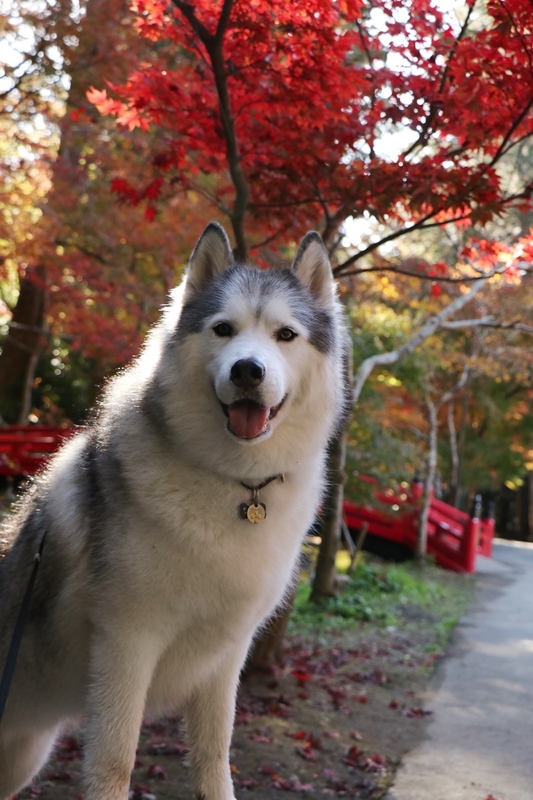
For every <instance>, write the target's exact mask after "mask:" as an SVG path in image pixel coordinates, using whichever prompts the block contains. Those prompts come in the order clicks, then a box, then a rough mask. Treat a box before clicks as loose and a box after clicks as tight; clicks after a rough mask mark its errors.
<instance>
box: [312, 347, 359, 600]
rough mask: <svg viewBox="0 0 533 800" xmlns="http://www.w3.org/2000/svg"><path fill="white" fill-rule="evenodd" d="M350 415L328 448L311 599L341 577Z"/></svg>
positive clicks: (349, 363)
mask: <svg viewBox="0 0 533 800" xmlns="http://www.w3.org/2000/svg"><path fill="white" fill-rule="evenodd" d="M346 337H347V341H346V351H345V360H344V381H345V385H346V386H347V387H349V388H350V392H352V391H353V385H354V375H353V349H352V340H351V338H350V336H348V334H346ZM350 417H351V415H348V417H347V418H346V420H345V421H344V425H343V427H342V429H341V430H340V431H339V432H338V434H337V435H336V436H335V437H334V439H332V440H331V442H330V444H329V448H328V461H327V487H328V488H327V490H326V495H325V497H324V506H323V511H322V523H321V526H320V535H321V542H320V549H319V551H318V560H317V565H316V571H315V577H314V580H313V587H312V590H311V600H312V602H314V603H318V602H320V600H324V599H325V598H326V597H331V596H332V595H333V594H335V579H336V577H337V570H336V566H335V561H336V556H337V550H338V549H339V542H340V535H341V524H342V504H343V501H344V481H345V478H346V474H345V466H346V443H347V439H348V426H349V424H350Z"/></svg>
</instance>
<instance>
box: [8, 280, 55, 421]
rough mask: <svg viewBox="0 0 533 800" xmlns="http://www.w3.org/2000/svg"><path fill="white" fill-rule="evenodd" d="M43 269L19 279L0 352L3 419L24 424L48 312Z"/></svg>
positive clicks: (29, 406) (29, 407) (28, 410)
mask: <svg viewBox="0 0 533 800" xmlns="http://www.w3.org/2000/svg"><path fill="white" fill-rule="evenodd" d="M43 278H44V269H43V268H42V267H38V268H36V269H34V270H33V271H31V272H30V271H28V273H27V274H26V275H25V276H24V277H23V278H22V279H21V281H20V292H19V297H18V301H17V304H16V306H15V309H14V311H13V317H12V319H11V322H10V324H9V328H8V333H7V336H6V338H5V339H4V341H3V342H2V352H1V354H0V421H1V422H3V423H8V424H14V423H18V424H24V423H26V422H27V417H28V414H29V412H30V410H31V390H32V387H33V379H34V372H35V365H36V363H37V359H38V357H39V353H40V351H41V349H42V346H43V342H44V339H43V333H44V332H45V331H44V322H45V311H46V290H45V285H44V280H43Z"/></svg>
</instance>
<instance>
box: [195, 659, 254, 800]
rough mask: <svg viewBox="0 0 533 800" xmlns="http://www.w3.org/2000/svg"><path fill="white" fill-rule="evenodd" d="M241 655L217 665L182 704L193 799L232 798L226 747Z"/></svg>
mask: <svg viewBox="0 0 533 800" xmlns="http://www.w3.org/2000/svg"><path fill="white" fill-rule="evenodd" d="M243 659H244V656H243ZM243 659H240V658H238V659H236V658H235V657H233V658H232V659H231V661H229V660H228V662H227V663H225V664H224V665H219V668H218V670H217V673H216V674H215V675H212V676H211V677H210V678H209V679H208V680H207V681H205V682H204V683H202V685H201V686H200V687H198V689H197V690H196V691H195V693H194V695H193V696H192V697H191V698H190V699H189V701H188V702H187V704H186V707H185V723H186V727H187V735H188V741H189V747H190V763H191V770H192V777H193V783H194V789H195V800H235V795H234V793H233V782H232V780H231V772H230V766H229V748H230V743H231V734H232V731H233V722H234V717H235V694H236V691H237V684H238V682H239V673H240V670H241V666H242V660H243Z"/></svg>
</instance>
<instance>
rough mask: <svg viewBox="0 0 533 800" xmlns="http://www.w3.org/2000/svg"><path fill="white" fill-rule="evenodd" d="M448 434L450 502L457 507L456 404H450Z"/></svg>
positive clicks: (457, 452)
mask: <svg viewBox="0 0 533 800" xmlns="http://www.w3.org/2000/svg"><path fill="white" fill-rule="evenodd" d="M448 432H449V434H450V436H449V441H450V460H451V466H452V468H451V473H450V491H449V493H448V502H449V503H450V505H452V506H457V499H458V496H459V450H458V447H457V428H456V427H455V403H448Z"/></svg>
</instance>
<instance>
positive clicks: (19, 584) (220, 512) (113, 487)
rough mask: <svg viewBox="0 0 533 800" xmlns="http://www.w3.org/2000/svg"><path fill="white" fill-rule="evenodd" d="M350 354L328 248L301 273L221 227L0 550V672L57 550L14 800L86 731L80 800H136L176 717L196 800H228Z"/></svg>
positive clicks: (6, 771) (11, 762)
mask: <svg viewBox="0 0 533 800" xmlns="http://www.w3.org/2000/svg"><path fill="white" fill-rule="evenodd" d="M345 348H346V334H345V330H344V328H343V324H342V321H341V313H340V308H339V303H338V301H337V299H336V296H335V287H334V282H333V278H332V273H331V268H330V265H329V261H328V257H327V254H326V251H325V248H324V246H323V244H322V240H321V239H320V236H319V235H318V234H317V233H313V232H311V233H308V234H307V235H306V236H305V238H304V239H303V241H302V243H301V245H300V248H299V250H298V253H297V256H296V259H295V261H294V264H293V265H292V268H291V269H279V270H260V269H256V268H254V267H250V266H246V265H242V264H236V263H235V262H234V260H233V257H232V253H231V249H230V245H229V241H228V238H227V236H226V234H225V232H224V230H223V229H222V228H221V227H220V226H219V225H217V224H215V223H212V224H210V225H209V226H208V227H207V228H206V230H205V231H204V233H203V235H202V236H201V238H200V240H199V241H198V243H197V245H196V247H195V249H194V251H193V253H192V256H191V259H190V262H189V265H188V268H187V271H186V274H185V278H184V281H183V283H182V285H181V286H180V287H179V289H177V290H175V291H174V293H173V297H172V302H171V303H170V305H169V306H168V308H167V309H166V310H165V312H164V314H163V316H162V319H161V321H160V322H159V324H158V325H157V326H156V327H155V328H154V329H153V330H152V332H151V334H150V335H149V337H148V340H147V343H146V345H145V347H144V349H143V351H142V353H141V355H140V356H139V358H138V359H137V360H136V361H135V362H134V363H133V365H132V366H131V367H129V368H128V369H126V370H125V371H124V372H123V373H122V374H120V375H119V376H118V377H116V378H115V379H114V380H113V381H111V382H110V385H109V387H108V389H107V391H106V393H105V395H104V398H103V400H102V403H101V406H100V408H99V411H98V413H97V414H96V415H95V418H94V420H93V421H92V422H91V423H90V424H89V425H88V426H87V428H86V429H85V430H84V431H82V432H81V433H80V434H78V435H76V436H75V437H73V438H72V439H71V440H69V441H68V442H67V444H66V445H65V446H64V447H63V448H62V449H61V450H60V451H59V452H58V454H57V455H56V456H55V457H54V458H53V460H52V461H51V464H50V466H49V468H48V469H47V470H46V472H45V473H44V475H42V476H41V477H40V478H39V479H38V480H37V481H36V483H35V485H34V486H33V488H32V489H31V490H30V491H29V493H28V495H27V497H26V499H25V501H24V502H23V504H22V506H21V508H20V509H19V510H18V512H16V513H15V514H14V516H13V517H12V520H11V522H10V524H9V525H8V530H7V532H5V531H4V533H3V534H2V537H0V538H4V539H5V538H6V537H7V539H8V541H10V542H11V543H10V545H9V549H8V552H7V556H6V557H5V558H4V560H3V561H2V562H1V564H0V670H1V669H2V667H3V661H4V660H5V657H6V651H7V648H8V644H9V641H10V638H11V635H12V631H13V628H14V624H15V619H16V617H17V614H18V609H19V607H20V604H21V601H22V597H23V595H24V592H25V588H26V585H27V582H28V578H29V575H30V572H31V570H32V565H33V561H34V554H35V553H36V552H37V550H38V549H39V545H40V542H41V540H42V537H43V535H44V533H45V532H46V541H45V545H44V551H43V555H42V559H41V566H40V569H39V572H38V575H37V580H36V583H35V587H34V590H33V594H32V598H31V606H30V609H29V613H28V615H27V618H26V621H25V627H24V633H23V638H22V642H21V647H20V652H19V657H18V663H17V665H16V669H15V674H14V678H13V683H12V686H11V690H10V694H9V697H8V701H7V706H6V710H5V715H4V718H3V719H2V721H1V722H0V798H1V799H2V800H4V798H6V797H8V796H10V795H12V794H13V793H14V792H16V791H17V790H18V789H20V788H21V787H23V786H25V785H26V784H27V783H28V782H29V781H30V780H31V778H32V776H33V775H35V773H36V772H37V771H38V770H39V769H40V768H41V766H42V765H43V764H44V762H45V761H46V759H47V758H48V756H49V754H50V751H51V749H52V747H53V744H54V741H55V739H56V738H57V736H58V735H59V734H60V733H61V731H62V730H63V729H64V727H65V725H70V724H72V723H76V722H77V721H80V720H81V719H83V720H84V723H85V747H84V753H85V755H84V778H85V798H86V800H126V799H127V797H128V789H129V782H130V773H131V770H132V768H133V764H134V759H135V749H136V745H137V740H138V736H139V728H140V725H141V721H142V718H143V714H147V715H149V716H154V715H158V714H164V713H165V712H174V713H175V712H176V711H179V713H182V714H183V716H184V719H185V724H186V729H187V736H188V745H189V748H190V762H191V774H192V779H193V783H194V791H195V797H196V798H197V799H198V800H200V798H201V800H233V798H234V792H233V786H232V780H231V775H230V769H229V763H228V762H229V758H228V753H229V745H230V739H231V734H232V728H233V717H234V703H235V693H236V688H237V684H238V679H239V673H240V670H241V667H242V665H243V662H244V660H245V658H246V654H247V651H248V648H249V645H250V642H251V640H252V637H253V635H254V632H255V631H256V630H257V628H258V627H259V626H261V625H262V623H263V622H264V621H265V620H266V619H267V618H268V617H269V615H270V614H271V613H272V611H273V609H275V608H276V606H277V605H278V604H279V603H280V602H281V601H282V599H283V596H284V593H285V590H286V587H287V585H288V584H289V582H290V581H291V576H292V573H293V569H294V565H295V562H296V560H297V557H298V553H299V549H300V544H301V541H302V537H303V536H304V534H305V532H306V531H307V529H308V528H309V526H310V525H311V523H312V521H313V518H314V516H315V513H316V511H317V506H318V505H319V503H320V500H321V495H322V490H323V485H324V471H325V453H326V448H327V444H328V441H329V440H330V438H331V436H332V434H333V433H334V431H335V429H336V426H337V425H338V420H339V416H340V415H342V413H343V411H344V410H345V406H346V392H345V386H344V378H343V373H344V371H343V361H344V357H345Z"/></svg>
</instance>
